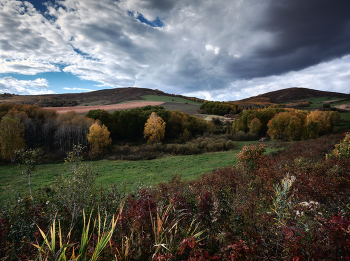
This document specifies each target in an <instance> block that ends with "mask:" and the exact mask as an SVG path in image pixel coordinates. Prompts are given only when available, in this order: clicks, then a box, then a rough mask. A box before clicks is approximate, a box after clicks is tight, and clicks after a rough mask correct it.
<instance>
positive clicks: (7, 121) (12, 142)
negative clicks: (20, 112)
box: [0, 117, 25, 162]
mask: <svg viewBox="0 0 350 261" xmlns="http://www.w3.org/2000/svg"><path fill="white" fill-rule="evenodd" d="M23 133H24V126H23V123H21V121H20V119H19V118H10V117H3V118H2V120H1V122H0V144H1V156H2V157H3V158H4V159H10V160H11V162H14V161H15V158H16V154H15V150H19V149H23V148H24V147H25V142H24V138H23Z"/></svg>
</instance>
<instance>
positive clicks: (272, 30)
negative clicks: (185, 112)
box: [0, 0, 350, 101]
mask: <svg viewBox="0 0 350 261" xmlns="http://www.w3.org/2000/svg"><path fill="white" fill-rule="evenodd" d="M349 10H350V1H348V0H339V1H331V0H307V1H305V0H264V1H261V0H176V1H175V0H98V1H96V0H48V1H36V0H30V1H15V0H0V93H4V92H6V93H15V94H33V95H35V94H49V93H70V92H88V91H93V90H101V89H108V88H119V87H141V88H151V89H159V90H162V91H164V92H166V93H174V94H183V95H187V96H195V97H198V98H204V99H208V100H219V101H228V100H231V101H233V100H239V99H243V98H247V97H251V96H255V95H258V94H263V93H266V92H270V91H275V90H279V89H283V88H289V87H305V88H311V89H316V90H323V91H334V92H341V93H350V15H349Z"/></svg>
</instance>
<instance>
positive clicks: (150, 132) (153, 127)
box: [143, 112, 165, 142]
mask: <svg viewBox="0 0 350 261" xmlns="http://www.w3.org/2000/svg"><path fill="white" fill-rule="evenodd" d="M164 134H165V122H164V121H163V119H162V118H161V117H159V116H158V115H157V113H155V112H152V114H151V116H150V117H149V119H148V120H147V122H146V123H145V129H144V131H143V135H144V137H145V138H147V137H148V141H150V142H157V141H160V140H162V139H164Z"/></svg>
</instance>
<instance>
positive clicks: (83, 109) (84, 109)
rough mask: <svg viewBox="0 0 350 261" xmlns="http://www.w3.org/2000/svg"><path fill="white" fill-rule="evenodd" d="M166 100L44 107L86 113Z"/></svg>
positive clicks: (60, 111)
mask: <svg viewBox="0 0 350 261" xmlns="http://www.w3.org/2000/svg"><path fill="white" fill-rule="evenodd" d="M163 103H164V102H149V101H143V102H142V101H140V102H129V103H123V104H111V105H95V106H73V107H44V108H45V109H54V110H56V111H57V113H58V114H65V113H67V112H69V111H76V112H77V113H85V112H89V111H90V110H96V109H103V110H106V111H114V110H125V109H131V108H136V107H143V106H147V105H152V106H156V105H161V104H163Z"/></svg>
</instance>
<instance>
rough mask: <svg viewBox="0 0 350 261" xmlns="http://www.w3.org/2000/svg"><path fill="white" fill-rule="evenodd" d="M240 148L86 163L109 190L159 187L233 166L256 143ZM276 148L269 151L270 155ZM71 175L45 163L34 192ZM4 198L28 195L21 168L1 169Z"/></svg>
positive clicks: (34, 181)
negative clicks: (120, 186)
mask: <svg viewBox="0 0 350 261" xmlns="http://www.w3.org/2000/svg"><path fill="white" fill-rule="evenodd" d="M235 143H236V145H237V148H236V149H235V150H231V151H224V152H214V153H205V154H200V155H188V156H165V157H163V158H159V159H154V160H141V161H120V160H119V161H112V160H98V161H85V162H83V164H91V165H92V166H93V168H94V169H95V170H96V172H97V173H98V175H97V179H96V184H97V186H98V187H100V186H102V187H108V186H109V185H111V184H112V183H121V182H124V183H125V184H126V187H127V188H129V189H130V188H132V187H133V186H136V185H138V184H140V183H142V184H149V185H156V184H158V183H160V182H166V181H169V180H170V179H171V178H172V177H174V176H175V175H181V176H182V178H183V179H184V180H192V179H196V178H198V177H200V176H201V175H203V174H205V173H208V172H211V171H212V170H214V169H216V168H221V167H226V166H232V165H233V164H236V160H237V158H236V155H237V153H239V151H240V150H241V149H242V148H243V147H244V146H245V145H248V144H252V143H256V141H237V142H235ZM275 150H276V149H268V150H267V153H269V152H272V151H275ZM60 174H64V175H68V174H69V165H67V164H64V163H59V164H42V165H38V166H37V171H35V172H33V175H32V177H31V187H32V190H33V191H36V190H38V189H40V188H44V187H46V186H49V185H50V184H52V183H53V182H54V181H55V179H56V178H57V177H58V176H59V175H60ZM0 184H1V185H0V186H1V195H0V197H1V198H6V197H8V196H10V197H13V196H14V195H16V194H17V193H20V194H27V193H28V191H29V190H28V182H27V180H26V177H25V176H24V175H22V174H21V167H19V166H18V165H14V164H13V165H6V166H1V168H0Z"/></svg>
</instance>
